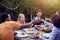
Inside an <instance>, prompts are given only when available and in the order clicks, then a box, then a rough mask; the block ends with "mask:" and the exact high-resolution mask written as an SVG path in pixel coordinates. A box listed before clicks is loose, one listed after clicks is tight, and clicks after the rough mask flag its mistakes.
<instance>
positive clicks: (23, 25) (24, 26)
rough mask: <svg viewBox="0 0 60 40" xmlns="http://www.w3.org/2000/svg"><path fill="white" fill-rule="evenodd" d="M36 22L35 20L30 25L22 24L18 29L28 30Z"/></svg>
mask: <svg viewBox="0 0 60 40" xmlns="http://www.w3.org/2000/svg"><path fill="white" fill-rule="evenodd" d="M36 22H37V20H32V21H31V22H30V23H27V24H22V25H21V27H20V29H21V28H22V29H23V28H29V27H30V26H31V25H32V24H35V23H36Z"/></svg>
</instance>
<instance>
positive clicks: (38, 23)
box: [33, 11, 42, 25]
mask: <svg viewBox="0 0 60 40" xmlns="http://www.w3.org/2000/svg"><path fill="white" fill-rule="evenodd" d="M41 16H42V12H41V11H38V12H37V14H36V17H33V20H35V19H38V21H37V23H36V24H34V25H40V21H41V20H42V18H41Z"/></svg>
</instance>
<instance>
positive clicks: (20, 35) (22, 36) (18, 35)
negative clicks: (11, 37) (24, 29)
mask: <svg viewBox="0 0 60 40" xmlns="http://www.w3.org/2000/svg"><path fill="white" fill-rule="evenodd" d="M16 36H17V37H21V38H24V37H28V35H27V34H24V35H22V34H17V35H16Z"/></svg>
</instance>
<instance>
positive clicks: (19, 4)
mask: <svg viewBox="0 0 60 40" xmlns="http://www.w3.org/2000/svg"><path fill="white" fill-rule="evenodd" d="M0 4H2V5H3V6H4V7H6V8H7V9H10V10H14V11H15V12H16V13H17V14H15V15H16V17H17V15H18V14H19V13H20V12H22V13H24V14H25V15H26V16H27V15H30V14H32V15H35V14H36V12H37V9H39V8H40V9H42V12H43V17H45V16H48V17H50V16H51V15H52V14H53V13H55V11H60V0H57V1H56V0H0Z"/></svg>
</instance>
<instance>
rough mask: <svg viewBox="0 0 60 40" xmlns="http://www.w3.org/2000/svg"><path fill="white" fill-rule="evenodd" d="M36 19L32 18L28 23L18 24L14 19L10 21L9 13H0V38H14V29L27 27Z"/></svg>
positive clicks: (11, 39)
mask: <svg viewBox="0 0 60 40" xmlns="http://www.w3.org/2000/svg"><path fill="white" fill-rule="evenodd" d="M36 21H37V20H32V21H31V22H30V23H28V24H20V23H18V22H15V21H11V16H10V15H9V14H7V13H6V14H5V13H4V14H2V15H1V24H0V40H14V32H13V30H14V29H17V30H20V29H23V28H29V26H30V25H32V24H34V23H35V22H36Z"/></svg>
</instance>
